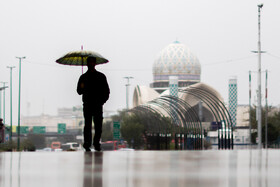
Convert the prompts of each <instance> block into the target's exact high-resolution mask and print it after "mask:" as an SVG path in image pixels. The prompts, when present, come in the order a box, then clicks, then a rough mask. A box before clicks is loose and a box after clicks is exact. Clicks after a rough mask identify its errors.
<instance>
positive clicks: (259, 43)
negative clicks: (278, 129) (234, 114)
mask: <svg viewBox="0 0 280 187" xmlns="http://www.w3.org/2000/svg"><path fill="white" fill-rule="evenodd" d="M262 7H263V4H259V5H258V39H259V40H258V62H259V63H258V108H257V109H258V110H257V111H258V112H257V113H258V140H259V142H258V148H259V149H261V148H262V116H261V115H262V100H261V9H262Z"/></svg>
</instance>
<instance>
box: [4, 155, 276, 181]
mask: <svg viewBox="0 0 280 187" xmlns="http://www.w3.org/2000/svg"><path fill="white" fill-rule="evenodd" d="M0 186H1V187H6V186H7V187H44V186H48V187H72V186H73V187H79V186H84V187H91V186H95V187H102V186H103V187H107V186H113V187H130V186H137V187H138V186H139V187H140V186H141V187H142V186H143V187H147V186H159V187H167V186H172V187H177V186H178V187H185V186H188V187H191V186H207V187H227V186H229V187H235V186H241V187H255V186H262V187H268V186H280V150H268V151H266V150H262V151H258V150H252V151H249V150H234V151H107V152H100V153H99V152H92V153H84V152H22V153H18V152H13V153H10V152H6V153H0Z"/></svg>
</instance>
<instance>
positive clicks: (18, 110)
mask: <svg viewBox="0 0 280 187" xmlns="http://www.w3.org/2000/svg"><path fill="white" fill-rule="evenodd" d="M16 58H18V59H19V88H18V144H17V150H18V151H19V145H20V88H21V59H25V58H26V57H25V56H24V57H16Z"/></svg>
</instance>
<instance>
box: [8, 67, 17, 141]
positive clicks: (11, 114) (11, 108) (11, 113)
mask: <svg viewBox="0 0 280 187" xmlns="http://www.w3.org/2000/svg"><path fill="white" fill-rule="evenodd" d="M7 68H10V118H11V119H10V121H11V124H10V140H12V127H13V98H12V96H13V94H12V91H13V89H12V71H13V68H15V66H7Z"/></svg>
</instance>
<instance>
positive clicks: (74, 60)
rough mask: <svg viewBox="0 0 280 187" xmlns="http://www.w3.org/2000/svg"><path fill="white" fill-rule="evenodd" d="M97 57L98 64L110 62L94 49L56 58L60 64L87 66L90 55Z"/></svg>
mask: <svg viewBox="0 0 280 187" xmlns="http://www.w3.org/2000/svg"><path fill="white" fill-rule="evenodd" d="M90 56H91V57H95V58H96V64H97V65H98V64H105V63H107V62H109V61H108V60H107V59H106V58H104V57H103V56H101V55H100V54H99V53H97V52H94V51H83V50H82V51H74V52H70V53H67V54H66V55H64V56H63V57H61V58H59V59H57V60H56V62H57V63H59V64H64V65H72V66H86V65H87V61H86V60H87V58H88V57H90Z"/></svg>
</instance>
